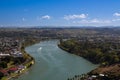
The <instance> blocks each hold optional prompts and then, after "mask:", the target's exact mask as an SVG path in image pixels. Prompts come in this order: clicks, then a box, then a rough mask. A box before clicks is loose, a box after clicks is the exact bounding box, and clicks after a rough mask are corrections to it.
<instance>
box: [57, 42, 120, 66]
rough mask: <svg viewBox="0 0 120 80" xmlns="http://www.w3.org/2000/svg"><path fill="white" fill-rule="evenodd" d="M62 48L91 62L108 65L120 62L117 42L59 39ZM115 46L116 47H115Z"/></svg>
mask: <svg viewBox="0 0 120 80" xmlns="http://www.w3.org/2000/svg"><path fill="white" fill-rule="evenodd" d="M59 46H60V47H61V48H62V49H64V50H66V51H68V52H70V53H74V54H77V55H79V56H82V57H84V58H86V59H88V60H90V61H91V62H93V63H101V64H104V65H110V64H114V63H118V62H120V56H119V51H118V50H117V49H118V48H120V46H118V44H115V43H112V42H103V43H100V42H97V41H96V42H90V41H79V40H65V41H63V40H61V41H60V45H59ZM116 46H117V47H116Z"/></svg>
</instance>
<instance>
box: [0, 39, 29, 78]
mask: <svg viewBox="0 0 120 80" xmlns="http://www.w3.org/2000/svg"><path fill="white" fill-rule="evenodd" d="M22 42H23V41H20V40H19V39H15V38H8V37H4V38H0V79H1V78H2V77H4V78H6V77H7V79H9V78H11V75H12V77H14V76H15V75H18V74H20V73H22V72H23V71H24V70H25V69H26V68H27V66H26V65H25V64H26V63H28V62H29V61H30V60H27V58H25V54H24V53H23V52H22V51H21V47H22V45H21V44H22ZM26 61H28V62H26Z"/></svg>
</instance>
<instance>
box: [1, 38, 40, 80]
mask: <svg viewBox="0 0 120 80" xmlns="http://www.w3.org/2000/svg"><path fill="white" fill-rule="evenodd" d="M38 42H39V40H35V39H33V40H27V39H26V40H24V41H22V42H21V44H20V52H21V53H22V55H23V58H24V59H25V61H24V62H23V63H22V64H19V65H17V66H16V65H14V66H13V67H14V68H17V69H16V71H15V72H12V73H10V74H9V75H8V76H5V77H3V78H2V79H1V80H11V79H15V78H17V77H19V76H20V75H22V74H24V73H25V72H26V71H28V70H29V68H30V67H31V66H32V65H33V64H35V59H34V58H33V57H32V56H31V55H30V54H28V53H27V52H26V51H25V48H26V47H28V46H31V45H33V44H35V43H38ZM19 66H20V67H19ZM6 70H7V69H6Z"/></svg>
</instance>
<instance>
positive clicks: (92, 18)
mask: <svg viewBox="0 0 120 80" xmlns="http://www.w3.org/2000/svg"><path fill="white" fill-rule="evenodd" d="M119 5H120V0H0V27H4V26H120V6H119Z"/></svg>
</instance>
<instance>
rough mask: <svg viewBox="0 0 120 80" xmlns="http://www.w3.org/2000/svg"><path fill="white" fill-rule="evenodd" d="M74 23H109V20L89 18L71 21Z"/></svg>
mask: <svg viewBox="0 0 120 80" xmlns="http://www.w3.org/2000/svg"><path fill="white" fill-rule="evenodd" d="M73 23H76V24H80V23H81V24H86V23H87V24H103V23H107V24H108V23H111V21H110V20H98V19H91V20H80V21H73Z"/></svg>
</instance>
